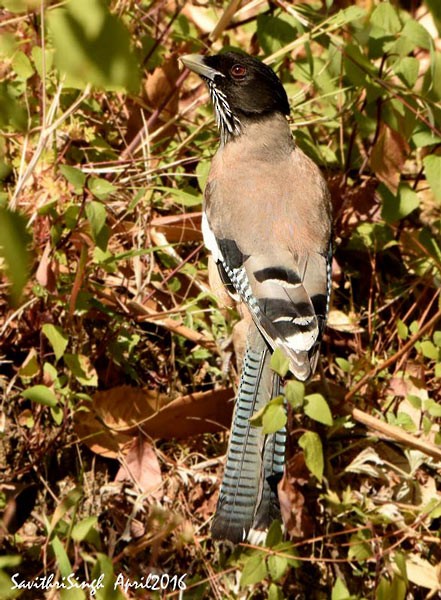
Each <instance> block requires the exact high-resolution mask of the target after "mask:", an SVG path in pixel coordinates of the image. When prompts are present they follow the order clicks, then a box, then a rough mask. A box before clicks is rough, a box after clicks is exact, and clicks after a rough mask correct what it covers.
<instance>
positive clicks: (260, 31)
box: [257, 13, 297, 54]
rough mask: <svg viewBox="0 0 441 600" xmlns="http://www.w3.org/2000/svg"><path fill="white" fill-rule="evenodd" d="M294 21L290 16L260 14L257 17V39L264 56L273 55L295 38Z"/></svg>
mask: <svg viewBox="0 0 441 600" xmlns="http://www.w3.org/2000/svg"><path fill="white" fill-rule="evenodd" d="M295 24H296V22H295V19H294V18H293V17H292V16H291V15H284V14H283V13H282V14H281V15H278V16H272V15H265V14H261V15H259V16H258V17H257V38H258V40H259V44H260V46H261V48H262V50H263V51H264V53H265V54H273V53H274V52H277V50H280V49H281V48H283V47H284V46H286V45H287V44H289V43H290V42H292V41H293V39H295V38H296V37H297V29H295V28H294V27H293V25H295Z"/></svg>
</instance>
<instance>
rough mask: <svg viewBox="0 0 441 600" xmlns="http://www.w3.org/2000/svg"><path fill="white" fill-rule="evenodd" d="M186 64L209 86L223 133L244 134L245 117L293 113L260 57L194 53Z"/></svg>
mask: <svg viewBox="0 0 441 600" xmlns="http://www.w3.org/2000/svg"><path fill="white" fill-rule="evenodd" d="M181 60H182V62H183V63H184V65H185V66H187V67H188V68H189V69H191V70H192V71H195V72H196V73H198V74H199V75H200V76H201V77H202V79H204V81H205V82H206V83H207V85H208V88H209V91H210V95H211V99H212V101H213V104H214V109H215V112H216V119H217V122H218V125H219V128H220V130H221V133H226V134H227V135H228V134H230V135H236V134H237V133H240V125H241V121H242V120H243V118H244V117H245V118H247V119H253V118H259V117H262V116H264V115H268V114H271V113H276V112H279V113H282V114H284V115H288V114H289V103H288V98H287V96H286V92H285V90H284V88H283V86H282V84H281V82H280V80H279V78H278V77H277V75H276V74H275V73H274V71H273V70H272V69H271V68H270V67H268V66H267V65H265V64H264V63H262V62H261V61H260V60H258V59H257V58H254V57H253V56H249V55H247V54H239V53H238V52H225V53H223V54H216V55H213V56H200V55H197V54H190V55H187V56H184V57H182V59H181Z"/></svg>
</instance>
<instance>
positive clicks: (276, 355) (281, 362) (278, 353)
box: [270, 348, 289, 377]
mask: <svg viewBox="0 0 441 600" xmlns="http://www.w3.org/2000/svg"><path fill="white" fill-rule="evenodd" d="M270 367H271V369H272V370H273V371H275V372H276V373H277V374H278V375H280V377H285V375H286V374H287V373H288V370H289V360H288V358H287V356H286V354H285V353H284V352H283V350H282V349H281V348H276V349H275V350H274V352H273V353H272V355H271V361H270Z"/></svg>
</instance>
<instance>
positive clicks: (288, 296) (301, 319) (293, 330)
mask: <svg viewBox="0 0 441 600" xmlns="http://www.w3.org/2000/svg"><path fill="white" fill-rule="evenodd" d="M203 231H204V239H205V243H206V245H207V247H208V248H209V249H210V250H211V252H212V254H213V256H214V258H215V261H216V263H217V265H218V268H219V271H220V273H221V278H222V280H223V281H224V282H225V281H228V282H229V283H230V286H231V287H232V288H233V289H234V290H235V291H236V292H237V293H238V294H239V296H240V297H241V298H242V300H243V301H244V302H245V303H246V305H247V306H248V308H249V311H250V313H251V315H252V317H253V320H254V322H255V324H256V325H257V327H258V329H259V331H260V332H261V334H262V335H263V337H264V338H265V340H266V341H267V343H268V344H269V345H270V347H271V348H273V349H274V348H277V347H278V348H281V349H282V350H283V351H284V352H285V354H286V355H287V356H288V358H289V361H290V369H291V371H292V373H293V374H294V375H295V376H296V377H297V378H298V379H300V380H306V379H308V377H309V376H310V375H311V371H313V370H314V368H315V361H316V349H317V346H318V343H319V342H320V339H321V336H322V332H323V328H324V324H325V321H326V315H327V310H328V298H329V292H330V258H329V254H328V253H330V247H329V244H328V248H327V252H326V254H325V253H319V252H310V253H307V252H305V253H303V254H301V255H299V256H295V255H294V254H293V253H292V252H290V251H289V250H283V251H282V250H281V251H280V252H277V253H276V252H274V251H273V252H271V253H270V254H256V255H245V254H244V253H243V252H242V251H241V249H240V245H239V244H240V240H238V241H235V240H230V239H221V238H218V237H216V235H215V234H214V232H212V231H211V230H210V228H209V223H208V220H207V218H206V217H205V218H204V228H203Z"/></svg>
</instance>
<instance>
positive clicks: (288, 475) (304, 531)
mask: <svg viewBox="0 0 441 600" xmlns="http://www.w3.org/2000/svg"><path fill="white" fill-rule="evenodd" d="M308 480H309V471H308V469H307V467H306V465H305V459H304V457H303V453H302V452H298V453H297V454H295V455H294V456H292V457H291V458H290V460H289V463H288V464H287V468H286V471H285V473H284V475H283V477H282V479H281V481H280V482H279V485H278V486H277V491H278V495H279V501H280V512H281V514H282V519H283V523H284V525H285V528H286V531H287V532H288V533H289V535H290V537H291V538H297V537H302V538H305V537H310V536H311V535H312V534H313V523H312V520H311V517H310V516H309V514H308V509H307V507H306V506H305V496H304V495H303V493H302V491H301V488H302V487H303V486H304V485H305V484H306V483H307V482H308Z"/></svg>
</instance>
